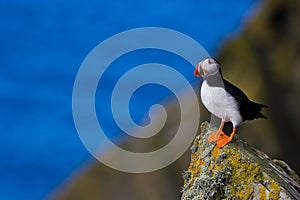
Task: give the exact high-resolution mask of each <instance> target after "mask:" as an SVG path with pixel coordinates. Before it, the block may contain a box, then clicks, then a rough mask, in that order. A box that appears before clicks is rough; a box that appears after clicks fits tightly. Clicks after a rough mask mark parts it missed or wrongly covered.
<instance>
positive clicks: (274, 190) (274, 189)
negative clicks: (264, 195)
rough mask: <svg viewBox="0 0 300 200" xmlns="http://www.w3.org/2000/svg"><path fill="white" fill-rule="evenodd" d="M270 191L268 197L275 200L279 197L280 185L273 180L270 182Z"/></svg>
mask: <svg viewBox="0 0 300 200" xmlns="http://www.w3.org/2000/svg"><path fill="white" fill-rule="evenodd" d="M270 188H271V191H270V193H269V196H268V199H270V200H271V199H272V200H276V199H279V198H280V186H279V184H278V183H276V182H275V181H274V180H271V182H270Z"/></svg>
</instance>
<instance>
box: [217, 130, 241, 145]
mask: <svg viewBox="0 0 300 200" xmlns="http://www.w3.org/2000/svg"><path fill="white" fill-rule="evenodd" d="M235 131H236V128H233V130H232V133H231V134H230V136H229V137H228V136H227V135H225V134H224V135H221V136H220V137H219V138H218V140H217V147H219V148H222V147H224V146H225V145H226V144H227V143H228V142H230V141H231V140H232V139H233V136H234V134H235Z"/></svg>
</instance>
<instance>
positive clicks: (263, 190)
mask: <svg viewBox="0 0 300 200" xmlns="http://www.w3.org/2000/svg"><path fill="white" fill-rule="evenodd" d="M259 194H260V197H259V199H260V200H267V196H266V188H265V187H264V186H261V187H260V188H259Z"/></svg>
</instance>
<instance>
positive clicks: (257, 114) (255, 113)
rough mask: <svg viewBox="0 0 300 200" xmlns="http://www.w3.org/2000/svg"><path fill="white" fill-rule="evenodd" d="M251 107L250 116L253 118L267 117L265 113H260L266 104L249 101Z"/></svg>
mask: <svg viewBox="0 0 300 200" xmlns="http://www.w3.org/2000/svg"><path fill="white" fill-rule="evenodd" d="M251 107H252V111H253V112H252V114H253V115H252V117H253V119H257V118H264V119H268V118H267V117H266V116H265V115H263V114H262V113H261V111H262V109H263V108H267V107H268V106H267V105H264V104H261V103H256V102H254V101H251Z"/></svg>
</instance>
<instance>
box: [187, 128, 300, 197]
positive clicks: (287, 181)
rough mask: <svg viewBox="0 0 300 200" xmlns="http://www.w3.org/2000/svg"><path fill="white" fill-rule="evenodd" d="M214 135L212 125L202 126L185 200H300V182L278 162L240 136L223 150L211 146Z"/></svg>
mask: <svg viewBox="0 0 300 200" xmlns="http://www.w3.org/2000/svg"><path fill="white" fill-rule="evenodd" d="M214 131H216V128H212V127H211V126H210V124H209V123H208V122H204V123H202V125H201V133H200V135H198V136H197V137H196V138H195V140H194V144H193V146H192V147H191V150H192V156H191V163H190V166H189V168H188V170H187V171H185V172H184V173H183V178H184V187H183V194H182V199H184V200H196V199H213V200H215V199H273V200H277V199H300V193H299V191H300V184H299V182H297V179H296V180H295V179H293V178H292V177H291V176H290V175H289V174H288V173H287V172H286V171H285V170H284V169H283V168H281V167H280V166H279V165H277V164H276V163H278V161H276V162H273V161H272V160H271V159H270V158H269V157H268V156H267V155H266V154H265V153H263V152H261V151H259V150H256V149H254V148H253V147H251V146H250V145H248V144H247V143H246V142H245V141H243V140H242V139H240V138H239V136H238V135H236V136H235V138H234V140H233V141H232V142H231V143H228V144H227V145H226V146H225V147H223V148H222V149H219V148H218V147H217V146H216V144H215V143H209V142H207V137H208V136H209V135H210V134H211V133H213V132H214ZM288 168H289V167H288ZM294 175H295V174H294ZM295 176H297V175H295Z"/></svg>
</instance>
